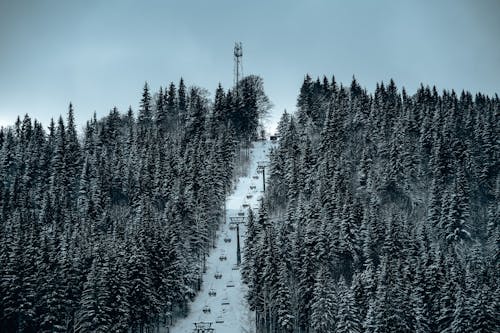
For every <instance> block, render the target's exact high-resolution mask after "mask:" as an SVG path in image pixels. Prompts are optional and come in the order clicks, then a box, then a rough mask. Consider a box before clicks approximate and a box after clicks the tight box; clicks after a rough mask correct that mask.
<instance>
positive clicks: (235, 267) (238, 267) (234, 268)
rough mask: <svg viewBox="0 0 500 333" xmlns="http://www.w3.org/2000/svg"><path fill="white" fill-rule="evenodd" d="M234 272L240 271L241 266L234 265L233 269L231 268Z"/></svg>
mask: <svg viewBox="0 0 500 333" xmlns="http://www.w3.org/2000/svg"><path fill="white" fill-rule="evenodd" d="M231 269H232V270H233V271H237V270H238V269H240V266H238V265H233V267H232V268H231Z"/></svg>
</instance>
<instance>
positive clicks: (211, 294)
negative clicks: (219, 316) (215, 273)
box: [208, 288, 217, 297]
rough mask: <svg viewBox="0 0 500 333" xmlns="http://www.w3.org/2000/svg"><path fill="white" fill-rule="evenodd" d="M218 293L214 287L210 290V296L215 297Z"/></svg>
mask: <svg viewBox="0 0 500 333" xmlns="http://www.w3.org/2000/svg"><path fill="white" fill-rule="evenodd" d="M216 295H217V292H216V291H215V289H213V288H212V289H210V290H209V291H208V296H210V297H215V296H216Z"/></svg>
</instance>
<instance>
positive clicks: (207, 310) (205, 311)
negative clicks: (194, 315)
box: [202, 305, 212, 313]
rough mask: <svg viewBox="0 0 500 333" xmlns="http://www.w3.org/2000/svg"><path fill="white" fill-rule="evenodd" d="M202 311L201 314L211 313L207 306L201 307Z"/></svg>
mask: <svg viewBox="0 0 500 333" xmlns="http://www.w3.org/2000/svg"><path fill="white" fill-rule="evenodd" d="M202 311H203V313H210V312H212V310H210V307H209V306H208V305H205V306H204V307H203V310H202Z"/></svg>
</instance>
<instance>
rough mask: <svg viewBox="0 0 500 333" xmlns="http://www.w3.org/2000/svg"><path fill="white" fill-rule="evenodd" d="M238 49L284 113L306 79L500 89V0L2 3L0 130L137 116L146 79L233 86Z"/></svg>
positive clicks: (248, 68)
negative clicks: (60, 120)
mask: <svg viewBox="0 0 500 333" xmlns="http://www.w3.org/2000/svg"><path fill="white" fill-rule="evenodd" d="M235 41H242V42H243V52H244V55H243V67H244V73H245V74H257V75H260V76H262V77H263V78H264V84H265V88H266V92H267V94H268V96H269V97H270V99H271V100H272V101H273V103H274V105H275V110H274V111H273V112H275V113H276V115H279V114H281V112H282V111H283V109H284V108H287V109H288V110H291V111H293V110H294V109H295V103H296V98H297V93H298V91H299V88H300V85H301V82H302V80H303V77H304V74H306V73H310V74H311V75H312V76H322V75H327V76H328V77H331V75H332V74H334V75H335V76H336V78H337V81H340V82H343V83H344V84H349V83H350V81H351V78H352V76H353V75H355V76H356V78H357V79H358V81H359V82H360V84H361V85H362V86H364V87H366V88H367V89H368V90H369V91H373V88H374V87H375V83H376V82H379V81H381V80H383V81H387V80H389V79H390V78H394V80H395V81H396V84H397V85H398V86H399V87H401V86H405V87H406V88H407V90H408V92H409V93H413V92H415V90H416V89H417V87H418V86H419V85H420V83H421V82H423V83H424V84H429V85H436V86H437V87H438V88H439V89H440V90H442V89H455V90H458V91H460V90H462V89H467V90H470V91H472V92H477V91H481V92H484V93H486V94H494V93H498V92H500V43H499V41H500V1H498V0H488V1H486V0H482V1H481V0H477V1H473V0H470V1H462V0H448V1H435V0H434V1H430V0H429V1H422V0H419V1H402V0H394V1H370V0H367V1H360V0H358V1H347V0H346V1H333V0H309V1H305V0H304V1H295V0H283V1H277V0H253V1H247V0H245V1H238V0H211V1H208V0H197V1H195V0H183V1H180V0H179V1H173V0H172V1H167V0H164V1H159V0H158V1H139V0H136V1H134V0H119V1H114V0H102V1H93V0H86V1H64V0H60V1H56V0H38V1H35V0H33V1H26V0H11V1H8V0H0V125H6V124H11V123H13V122H14V120H15V118H16V117H17V115H24V114H25V113H29V114H30V115H31V116H32V117H34V118H37V119H39V120H41V121H42V122H43V123H44V125H48V121H49V119H50V118H51V117H58V115H59V114H65V113H66V111H67V105H68V103H69V102H70V101H72V102H73V104H74V106H75V112H76V118H77V122H78V123H79V124H83V123H84V122H85V121H86V120H87V119H89V118H90V116H91V114H92V113H93V112H94V111H96V112H97V115H98V116H104V115H106V114H107V113H108V111H109V110H110V109H111V108H112V107H113V106H114V105H116V106H117V107H118V108H119V109H120V110H121V111H122V112H123V111H124V110H126V108H127V107H128V105H132V107H133V108H134V110H136V109H137V105H138V101H139V98H140V94H141V89H142V86H143V84H144V81H148V82H149V83H150V85H151V86H152V88H154V89H155V90H156V89H157V88H158V87H159V86H160V85H163V86H165V85H166V84H167V83H168V82H170V81H174V82H178V80H179V78H180V77H181V76H183V77H184V79H185V80H186V82H187V84H196V85H198V86H201V87H204V88H207V89H209V90H210V91H211V92H212V93H213V91H214V90H215V88H216V86H217V84H218V82H221V83H222V84H223V86H224V87H225V88H229V87H230V85H231V84H232V71H233V58H232V51H233V50H232V49H233V45H234V42H235Z"/></svg>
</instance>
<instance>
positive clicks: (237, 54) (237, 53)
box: [234, 42, 243, 93]
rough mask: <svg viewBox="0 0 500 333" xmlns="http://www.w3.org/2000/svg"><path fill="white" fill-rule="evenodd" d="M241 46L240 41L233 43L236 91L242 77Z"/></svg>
mask: <svg viewBox="0 0 500 333" xmlns="http://www.w3.org/2000/svg"><path fill="white" fill-rule="evenodd" d="M242 58H243V46H242V44H241V42H236V43H234V89H235V90H236V93H238V83H239V82H240V78H241V77H243V62H242Z"/></svg>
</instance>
